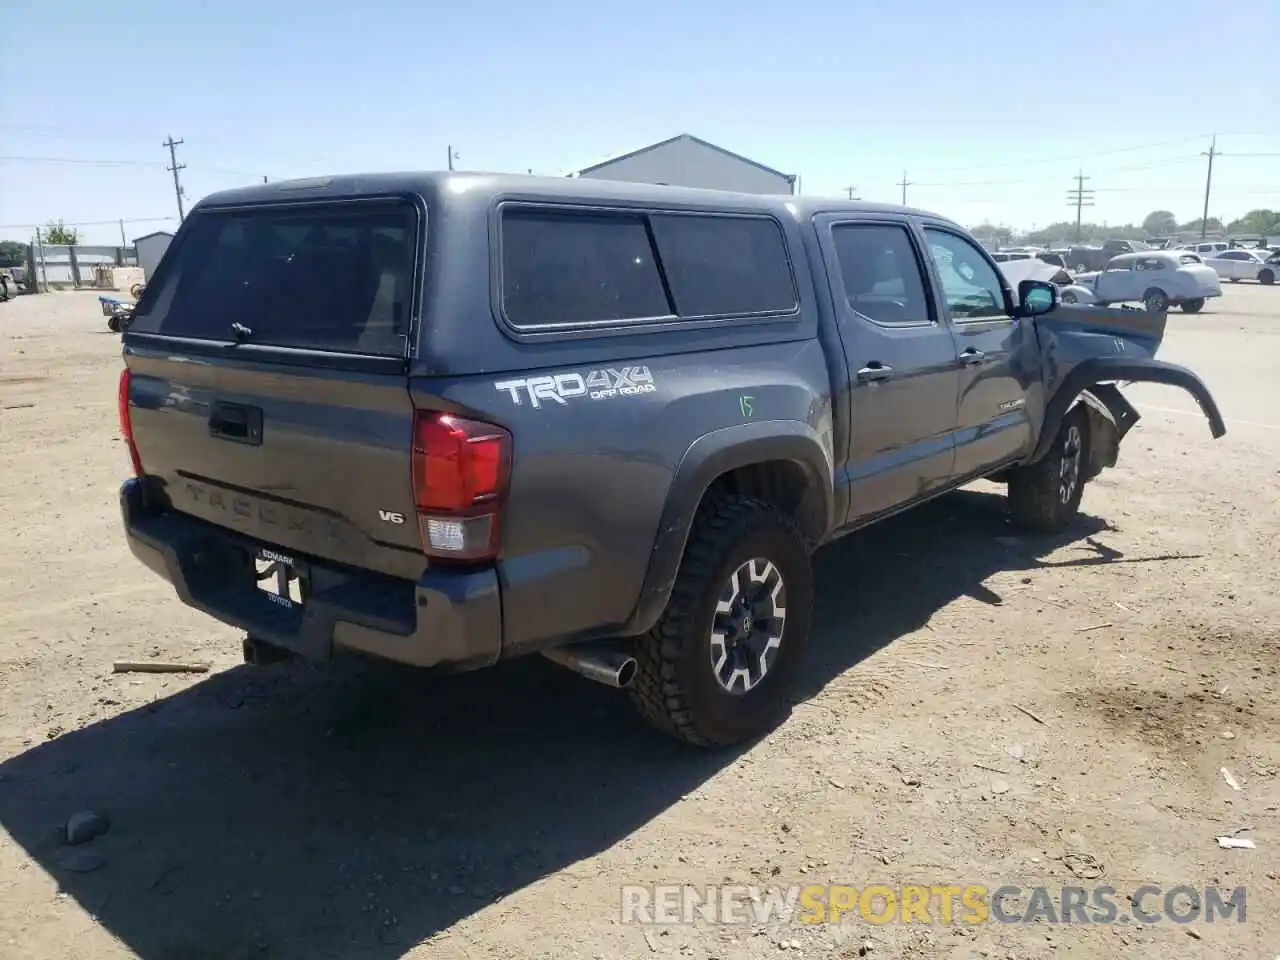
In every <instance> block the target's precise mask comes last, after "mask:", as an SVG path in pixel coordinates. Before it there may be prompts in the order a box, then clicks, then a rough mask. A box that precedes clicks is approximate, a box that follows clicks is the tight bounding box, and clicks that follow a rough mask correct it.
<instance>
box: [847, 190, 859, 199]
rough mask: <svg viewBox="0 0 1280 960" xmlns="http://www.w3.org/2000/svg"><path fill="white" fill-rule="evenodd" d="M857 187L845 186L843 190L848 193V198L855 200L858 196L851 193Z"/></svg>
mask: <svg viewBox="0 0 1280 960" xmlns="http://www.w3.org/2000/svg"><path fill="white" fill-rule="evenodd" d="M857 189H858V188H857V187H845V188H844V192H845V193H847V194H849V199H850V200H857V199H858V198H857V197H855V196H854V195H853V192H854V191H855V190H857Z"/></svg>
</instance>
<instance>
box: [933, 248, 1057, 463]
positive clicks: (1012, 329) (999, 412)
mask: <svg viewBox="0 0 1280 960" xmlns="http://www.w3.org/2000/svg"><path fill="white" fill-rule="evenodd" d="M924 236H925V240H926V242H927V243H928V247H929V253H930V258H931V259H932V261H933V268H934V275H935V277H936V280H935V283H934V287H935V289H936V290H937V292H938V294H939V297H940V299H941V301H942V302H941V303H940V304H939V308H940V309H941V310H942V311H943V313H944V315H945V316H946V317H947V318H948V319H949V320H950V322H951V329H952V331H953V333H954V335H955V341H956V350H957V353H958V355H959V359H960V364H961V366H960V373H959V377H960V400H959V414H958V416H957V418H956V462H955V474H956V476H957V477H970V476H978V475H980V474H982V473H984V472H986V471H990V470H993V469H994V468H997V467H999V466H1001V465H1002V464H1005V463H1008V462H1009V461H1010V460H1013V459H1015V458H1016V457H1018V456H1019V455H1020V454H1022V453H1025V452H1027V451H1029V450H1030V449H1031V446H1032V440H1033V438H1034V432H1033V430H1032V426H1031V420H1030V418H1029V417H1028V412H1027V391H1028V389H1029V388H1030V386H1031V383H1032V382H1033V379H1034V378H1035V377H1036V376H1037V373H1038V371H1037V370H1035V369H1024V366H1025V361H1026V359H1027V358H1032V357H1038V355H1039V354H1038V352H1037V351H1036V350H1035V349H1034V345H1033V344H1032V345H1031V346H1032V349H1029V350H1022V349H1020V347H1022V346H1023V345H1024V343H1025V340H1026V338H1027V337H1031V336H1034V334H1033V333H1032V331H1031V329H1030V327H1029V326H1028V325H1026V324H1023V323H1021V322H1020V321H1019V320H1018V319H1017V318H1016V317H1014V316H1013V315H1012V307H1013V304H1012V303H1011V302H1009V301H1010V294H1009V293H1008V292H1007V284H1006V283H1005V282H1004V278H1003V277H1002V276H1001V275H1000V274H999V273H998V272H997V270H996V268H995V267H994V266H992V265H991V262H990V261H989V259H988V258H987V256H986V255H985V254H984V253H983V252H982V250H981V249H980V248H979V247H978V246H977V245H976V244H975V243H974V242H973V241H971V240H969V239H968V238H966V237H964V236H962V235H961V234H960V233H957V232H956V231H954V230H951V229H949V228H947V227H943V226H933V225H926V226H925V228H924Z"/></svg>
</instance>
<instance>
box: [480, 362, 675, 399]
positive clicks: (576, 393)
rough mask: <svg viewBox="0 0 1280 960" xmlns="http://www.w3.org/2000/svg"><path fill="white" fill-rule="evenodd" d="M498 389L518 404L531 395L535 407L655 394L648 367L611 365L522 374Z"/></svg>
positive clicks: (498, 383) (502, 382)
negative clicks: (583, 370) (550, 373)
mask: <svg viewBox="0 0 1280 960" xmlns="http://www.w3.org/2000/svg"><path fill="white" fill-rule="evenodd" d="M493 386H494V388H495V389H497V390H506V391H507V392H508V393H510V394H511V401H512V403H514V404H515V405H516V406H517V407H518V406H520V405H521V404H522V403H524V397H525V396H528V398H529V406H531V407H533V408H534V409H535V410H536V409H538V408H539V407H541V406H542V404H543V403H544V402H546V403H559V404H566V403H568V402H569V401H570V400H573V399H575V398H577V397H589V398H590V399H592V400H609V399H612V398H613V397H637V396H640V395H641V394H644V393H653V391H654V390H656V389H657V388H656V387H655V386H654V384H653V375H652V374H651V373H649V368H648V367H621V368H618V369H614V368H613V367H608V368H606V369H604V370H591V371H589V372H588V373H586V374H585V375H584V374H581V373H557V374H555V375H553V376H543V377H523V378H521V379H518V380H499V381H498V382H497V383H495V384H494V385H493Z"/></svg>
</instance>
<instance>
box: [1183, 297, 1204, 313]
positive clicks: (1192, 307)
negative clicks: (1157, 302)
mask: <svg viewBox="0 0 1280 960" xmlns="http://www.w3.org/2000/svg"><path fill="white" fill-rule="evenodd" d="M1203 309H1204V299H1203V298H1202V297H1196V298H1195V299H1194V300H1183V301H1182V312H1183V313H1199V312H1200V311H1201V310H1203Z"/></svg>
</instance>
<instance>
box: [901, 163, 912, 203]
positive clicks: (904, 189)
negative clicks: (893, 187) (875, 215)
mask: <svg viewBox="0 0 1280 960" xmlns="http://www.w3.org/2000/svg"><path fill="white" fill-rule="evenodd" d="M898 186H900V187H901V188H902V205H903V206H904V207H905V206H906V205H907V187H909V186H911V181H910V180H908V179H907V171H905V170H903V171H902V179H901V180H899V181H898Z"/></svg>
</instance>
